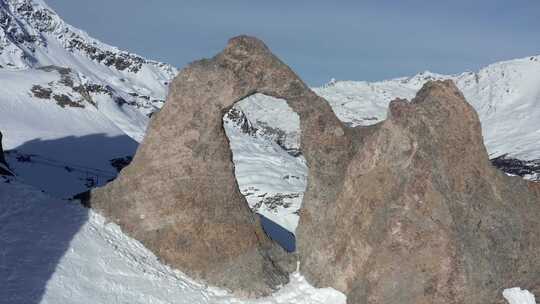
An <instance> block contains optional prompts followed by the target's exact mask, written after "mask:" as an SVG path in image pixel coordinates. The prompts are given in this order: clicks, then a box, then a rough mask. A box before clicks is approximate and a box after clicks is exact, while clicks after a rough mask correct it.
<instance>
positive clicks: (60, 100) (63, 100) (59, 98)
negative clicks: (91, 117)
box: [53, 94, 84, 108]
mask: <svg viewBox="0 0 540 304" xmlns="http://www.w3.org/2000/svg"><path fill="white" fill-rule="evenodd" d="M53 99H54V100H56V104H58V105H59V106H61V107H62V108H65V107H72V108H84V104H83V103H82V101H81V100H78V101H74V100H72V99H71V97H69V96H67V95H66V94H60V95H56V94H55V95H53Z"/></svg>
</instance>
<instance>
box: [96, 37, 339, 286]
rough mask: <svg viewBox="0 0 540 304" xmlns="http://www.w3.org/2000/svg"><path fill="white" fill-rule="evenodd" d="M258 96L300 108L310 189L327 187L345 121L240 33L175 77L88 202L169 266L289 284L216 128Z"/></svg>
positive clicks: (228, 281)
mask: <svg viewBox="0 0 540 304" xmlns="http://www.w3.org/2000/svg"><path fill="white" fill-rule="evenodd" d="M254 93H262V94H266V95H270V96H275V97H279V98H282V99H285V100H287V101H288V103H289V105H290V106H291V107H292V108H293V110H295V111H296V112H297V113H298V114H299V116H300V121H301V128H302V130H306V131H305V132H303V133H302V146H303V148H304V149H306V151H309V152H307V153H306V154H305V156H306V159H308V161H310V162H311V163H312V166H313V167H314V168H316V169H315V171H314V174H315V176H320V178H317V179H314V184H313V185H312V186H313V187H315V188H320V189H333V188H334V187H333V186H332V185H333V184H334V183H335V182H336V180H335V179H334V178H333V177H334V176H332V175H328V174H326V173H325V172H333V170H327V168H330V167H331V168H334V167H336V166H340V164H341V163H342V160H343V156H344V155H346V153H347V152H346V151H347V147H348V146H349V144H350V143H349V142H348V141H347V137H345V136H344V135H345V133H344V129H343V127H342V125H341V123H340V122H339V121H338V120H337V118H336V117H335V115H333V114H332V110H331V109H330V106H329V105H328V103H326V102H325V101H324V100H323V99H322V98H320V97H318V96H317V95H315V94H314V93H313V92H312V91H311V90H310V89H309V88H308V87H307V86H306V85H305V84H304V83H303V82H302V81H301V80H300V79H299V78H298V77H297V76H296V75H295V74H294V73H293V72H292V71H291V70H290V69H289V68H288V67H287V66H286V65H285V64H283V63H282V62H281V61H279V59H277V58H276V57H275V56H273V55H272V54H271V52H270V51H269V50H268V48H267V47H266V46H265V45H264V44H263V43H262V42H261V41H259V40H257V39H254V38H249V37H237V38H234V39H232V40H231V41H230V42H229V45H228V46H227V48H226V49H225V50H224V51H223V52H221V53H220V54H218V55H217V56H216V57H214V58H212V59H209V60H201V61H198V62H195V63H193V64H191V65H190V66H188V67H187V68H185V69H184V70H183V71H182V72H181V73H180V74H179V75H178V76H177V77H176V79H175V80H174V82H173V83H172V85H171V90H170V95H169V98H168V101H167V103H166V104H165V106H164V108H163V109H162V110H161V111H160V112H159V113H158V114H156V115H155V116H154V117H153V118H152V121H151V123H150V126H149V129H148V133H147V136H146V137H145V139H144V141H143V143H142V145H141V146H140V148H139V150H138V151H137V154H136V155H135V157H134V159H133V162H132V164H131V165H130V166H128V167H126V168H125V169H124V170H123V171H122V173H121V174H120V176H119V178H118V179H117V180H115V181H114V182H113V183H111V184H109V185H108V186H106V187H105V188H102V189H98V190H96V191H93V192H92V193H91V198H90V200H89V204H90V205H91V206H92V207H93V208H95V209H96V210H98V211H100V212H102V213H104V214H105V215H107V216H108V217H109V218H111V219H113V220H115V221H116V222H117V223H119V224H120V225H121V226H122V227H123V229H124V230H125V231H126V232H127V233H129V234H131V235H132V236H133V237H135V238H136V239H138V240H141V241H142V242H143V243H144V244H145V245H146V246H147V247H148V248H150V249H151V250H153V251H154V252H155V253H156V254H157V255H158V256H159V257H160V258H162V259H163V260H164V261H165V262H166V263H168V264H170V265H172V266H174V267H177V268H179V269H181V270H182V271H185V272H187V273H188V274H189V275H191V276H194V277H196V278H199V279H204V280H205V281H207V282H209V283H210V284H214V285H219V286H223V287H227V288H230V289H232V290H235V291H240V290H241V291H243V292H247V293H249V294H255V295H257V294H265V293H268V292H269V291H271V290H272V289H273V288H274V287H276V286H277V285H279V284H282V283H285V282H286V281H287V272H288V271H290V270H292V269H291V268H290V267H289V266H288V265H283V264H284V263H281V260H282V259H284V258H286V257H281V255H283V253H282V252H281V249H278V247H276V245H274V244H273V243H271V242H270V241H269V239H268V238H267V237H266V235H264V233H263V232H262V230H261V228H260V225H259V223H258V221H257V219H256V218H255V216H254V214H253V213H251V211H250V210H249V209H248V206H247V202H246V200H245V198H244V197H243V196H242V194H241V193H240V191H239V189H238V186H237V183H236V180H235V177H234V171H233V170H234V168H233V163H232V155H231V151H230V149H229V145H228V142H227V137H226V135H225V132H224V129H223V125H222V123H223V122H222V117H223V115H224V113H226V112H227V111H228V110H229V109H230V108H231V107H232V106H233V105H234V104H235V103H236V102H237V101H239V100H241V99H243V98H245V97H247V96H250V95H252V94H254ZM329 191H331V190H329ZM285 264H286V263H285ZM293 264H294V263H293ZM294 266H295V265H294Z"/></svg>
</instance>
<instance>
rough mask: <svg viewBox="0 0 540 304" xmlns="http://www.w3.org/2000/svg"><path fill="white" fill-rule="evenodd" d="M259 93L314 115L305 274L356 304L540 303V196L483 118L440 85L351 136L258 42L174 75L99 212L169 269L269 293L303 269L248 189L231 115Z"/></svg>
mask: <svg viewBox="0 0 540 304" xmlns="http://www.w3.org/2000/svg"><path fill="white" fill-rule="evenodd" d="M255 93H262V94H266V95H269V96H273V97H277V98H282V99H285V100H286V101H287V102H288V104H289V106H290V107H291V108H292V109H293V110H294V111H295V112H296V113H297V114H298V115H299V117H300V127H301V149H302V152H303V155H304V157H305V159H306V161H307V165H308V167H309V179H308V186H307V190H306V193H305V196H304V203H303V209H302V211H301V215H300V218H301V220H300V225H299V228H298V230H297V241H298V244H297V245H298V248H299V249H298V254H299V256H300V260H301V271H302V272H303V273H304V274H305V275H306V277H307V278H308V279H309V281H310V282H312V283H313V284H315V285H316V286H319V287H326V286H331V287H334V288H337V289H339V290H341V291H343V292H345V293H346V294H347V295H348V301H349V303H402V304H412V303H415V304H418V303H473V304H474V303H490V302H500V301H502V297H501V290H502V289H503V288H506V287H512V286H520V287H522V288H527V289H529V290H531V291H536V292H540V255H538V254H537V252H538V251H539V250H540V235H539V234H537V233H536V232H537V231H540V220H539V219H538V214H540V198H539V197H540V189H539V188H540V187H539V186H538V184H533V183H527V182H526V181H523V180H522V179H520V178H511V177H508V176H506V175H504V174H503V173H502V172H500V171H498V170H497V169H496V168H494V167H493V166H492V165H491V164H490V162H489V160H488V157H487V153H486V150H485V148H484V146H483V143H482V135H481V129H480V123H479V120H478V117H477V115H476V113H475V111H474V110H473V109H472V108H471V107H470V106H469V105H468V104H467V102H466V101H465V99H464V97H463V95H462V94H461V93H460V92H459V91H458V89H457V88H456V87H455V86H454V84H453V83H452V82H449V81H446V82H440V81H438V82H430V83H428V84H427V85H425V86H424V88H423V89H422V90H421V91H420V92H419V94H418V96H417V97H416V98H415V99H414V100H413V101H412V102H410V103H409V102H406V101H403V100H396V101H394V102H392V103H391V105H390V109H389V115H388V119H387V120H386V121H384V122H382V123H380V124H377V125H375V126H372V127H357V128H348V127H345V126H344V125H343V124H342V123H341V122H340V121H339V120H338V119H337V118H336V116H335V115H334V113H333V112H332V110H331V108H330V106H329V105H328V103H327V102H326V101H325V100H324V99H322V98H321V97H318V96H317V95H315V94H314V93H313V92H312V91H311V90H310V89H309V88H308V87H307V86H306V85H305V84H304V83H303V82H302V81H301V80H300V79H299V78H298V77H297V76H296V75H295V74H294V73H293V72H292V71H291V70H290V69H289V68H288V67H287V66H286V65H285V64H283V63H282V62H281V61H279V59H277V58H276V57H275V56H274V55H272V54H271V52H270V51H269V50H268V48H267V47H266V46H265V45H264V44H263V43H262V42H261V41H259V40H257V39H255V38H250V37H244V36H242V37H237V38H234V39H232V40H230V42H229V44H228V46H227V47H226V49H225V50H224V51H222V52H221V53H220V54H218V55H217V56H215V57H214V58H212V59H207V60H201V61H197V62H195V63H193V64H191V65H189V66H188V67H187V68H185V69H184V70H183V71H182V72H181V73H180V74H179V75H178V76H177V77H176V79H175V80H174V82H173V83H172V85H171V88H170V94H169V98H168V101H167V103H166V104H165V106H164V108H163V109H162V110H161V111H160V112H159V113H157V114H155V115H154V116H153V117H152V121H151V123H150V126H149V129H148V132H147V136H146V138H145V139H144V142H143V143H142V144H141V146H140V148H139V150H138V151H137V154H136V155H135V157H134V159H133V161H132V163H131V164H130V165H129V166H128V167H126V168H124V169H123V170H122V171H121V173H120V176H119V177H118V178H117V179H116V180H115V181H114V182H112V183H110V184H109V185H107V186H106V187H104V188H101V189H97V190H95V191H93V192H92V193H91V194H90V197H89V198H87V199H86V204H88V205H90V206H91V207H93V208H95V209H96V210H98V211H99V212H101V213H103V214H105V215H106V216H107V217H108V218H110V219H112V220H114V221H115V222H117V223H118V224H120V226H121V227H122V228H123V229H124V231H126V232H127V233H128V234H130V235H131V236H133V237H135V238H136V239H138V240H140V241H142V242H143V243H144V244H145V245H146V246H147V247H148V248H149V249H151V250H152V251H153V252H154V253H156V255H158V256H159V257H160V258H161V259H162V260H163V261H164V262H166V263H168V264H170V265H172V266H174V267H176V268H178V269H181V270H182V271H184V272H186V273H187V274H188V275H190V276H192V277H195V278H197V279H201V280H204V281H206V282H208V283H210V284H212V285H218V286H222V287H226V288H229V289H232V290H234V291H236V292H237V293H245V294H248V295H262V294H266V293H268V292H270V291H271V290H272V289H273V288H275V287H276V286H277V285H279V284H282V283H284V282H286V281H287V272H288V271H291V270H292V269H291V264H290V263H289V259H288V257H287V256H286V255H285V253H284V252H283V251H282V250H281V249H279V248H278V247H277V246H276V245H275V244H273V243H272V242H271V241H270V240H269V239H268V238H267V236H266V235H265V234H264V233H263V232H262V230H261V228H260V224H259V222H258V220H257V219H256V217H255V216H254V215H253V214H252V213H251V212H250V210H249V209H248V207H247V203H246V201H245V198H244V197H243V196H242V194H241V193H240V191H239V190H238V186H237V183H236V181H235V176H234V172H233V171H234V168H233V163H232V155H231V151H230V150H229V145H228V142H227V137H226V135H225V132H224V129H223V126H222V117H223V115H224V114H225V113H227V111H228V110H230V109H231V107H232V106H233V105H234V104H235V103H236V102H237V101H239V100H241V99H243V98H245V97H247V96H250V95H252V94H255Z"/></svg>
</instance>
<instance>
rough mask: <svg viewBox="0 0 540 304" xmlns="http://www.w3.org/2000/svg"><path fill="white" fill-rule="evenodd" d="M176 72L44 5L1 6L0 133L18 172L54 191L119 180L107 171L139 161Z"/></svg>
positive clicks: (19, 1)
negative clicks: (69, 21)
mask: <svg viewBox="0 0 540 304" xmlns="http://www.w3.org/2000/svg"><path fill="white" fill-rule="evenodd" d="M176 73H177V69H176V68H174V67H172V66H170V65H167V64H164V63H159V62H155V61H150V60H146V59H144V58H142V57H140V56H138V55H135V54H131V53H128V52H125V51H121V50H119V49H117V48H115V47H112V46H109V45H107V44H105V43H102V42H100V41H98V40H96V39H94V38H92V37H90V36H89V35H88V34H86V33H85V32H83V31H81V30H78V29H76V28H74V27H72V26H70V25H68V24H66V23H65V22H64V21H63V20H62V19H61V18H60V17H59V16H58V15H57V14H56V13H55V12H54V11H53V10H52V9H51V8H49V7H48V6H47V5H46V4H45V3H44V2H43V1H41V0H0V82H1V83H2V85H1V86H0V130H2V131H3V132H4V134H5V137H4V146H5V149H6V150H12V151H11V152H10V153H9V155H8V159H9V160H10V163H11V164H12V167H13V168H14V170H15V171H16V172H17V173H18V174H19V176H20V177H22V178H24V179H25V180H26V181H27V182H29V183H32V184H33V185H36V186H38V187H40V188H41V189H45V190H47V191H48V192H51V193H53V194H56V195H60V196H70V195H73V194H74V193H77V192H80V191H83V190H86V189H87V188H88V187H89V186H95V185H100V184H103V183H105V182H106V181H107V180H109V179H111V178H113V177H114V176H115V175H116V173H117V170H116V168H115V167H116V166H115V165H114V164H112V163H111V162H114V161H113V160H115V159H116V160H117V161H116V163H118V159H120V160H121V159H124V158H126V157H128V156H132V155H133V154H134V152H135V149H136V147H137V142H138V141H140V140H142V138H143V136H144V132H145V129H146V126H147V124H148V120H149V116H150V115H151V114H152V113H153V112H154V111H155V110H156V109H159V108H160V107H161V106H162V105H163V103H164V101H165V97H166V94H167V87H168V84H169V82H170V81H171V79H172V78H173V77H174V76H175V75H176ZM13 150H16V151H13ZM45 177H47V178H45Z"/></svg>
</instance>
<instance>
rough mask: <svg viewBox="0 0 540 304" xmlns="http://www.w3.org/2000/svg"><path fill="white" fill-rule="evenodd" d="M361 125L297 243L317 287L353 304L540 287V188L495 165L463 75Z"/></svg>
mask: <svg viewBox="0 0 540 304" xmlns="http://www.w3.org/2000/svg"><path fill="white" fill-rule="evenodd" d="M353 131H354V135H353V136H352V138H351V141H352V142H353V145H354V151H352V154H351V157H350V160H349V161H348V164H347V165H346V169H345V171H343V176H344V177H343V180H342V183H340V185H339V189H338V194H337V195H336V196H335V200H333V201H331V202H327V205H326V207H325V209H326V210H329V211H328V212H320V210H321V205H320V204H316V203H314V201H313V200H310V199H309V197H310V196H309V195H307V194H306V200H305V201H304V207H303V210H302V213H301V218H300V224H299V231H298V234H297V237H298V247H299V254H300V257H301V262H302V264H301V265H302V266H301V270H302V271H303V273H305V274H306V276H307V277H308V278H309V279H310V280H311V281H312V282H313V283H315V284H316V285H318V286H333V287H335V288H337V289H339V290H341V291H344V292H345V293H347V294H348V302H349V303H411V304H412V303H415V304H418V303H497V302H502V301H503V299H502V297H501V292H502V290H503V289H504V288H508V287H511V286H522V287H526V288H529V289H530V290H533V291H536V292H538V291H539V290H540V257H539V255H538V254H537V253H538V251H539V250H540V237H539V236H538V234H537V233H535V231H538V229H540V222H539V221H538V218H537V215H538V214H540V184H535V183H531V182H527V181H524V180H522V179H521V178H519V177H508V176H506V175H504V174H503V173H502V172H500V171H499V170H497V169H496V168H494V167H493V166H492V165H491V164H490V162H489V160H488V155H487V152H486V149H485V147H484V145H483V143H482V135H481V128H480V123H479V120H478V117H477V115H476V112H475V111H474V110H473V108H472V107H471V106H470V105H469V104H468V103H467V102H466V101H465V99H464V97H463V95H462V94H461V93H460V92H459V90H458V89H457V88H456V87H455V85H454V84H453V82H451V81H444V82H442V81H436V82H429V83H427V84H426V85H424V87H423V88H422V89H421V90H420V92H419V93H418V95H417V96H416V98H414V99H413V100H412V101H411V102H407V101H404V100H395V101H393V102H392V103H391V104H390V109H389V114H388V119H387V120H386V121H384V122H382V123H380V124H378V125H375V126H372V127H357V128H355V129H353ZM310 169H311V168H310ZM310 189H313V188H310ZM322 192H324V190H322Z"/></svg>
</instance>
